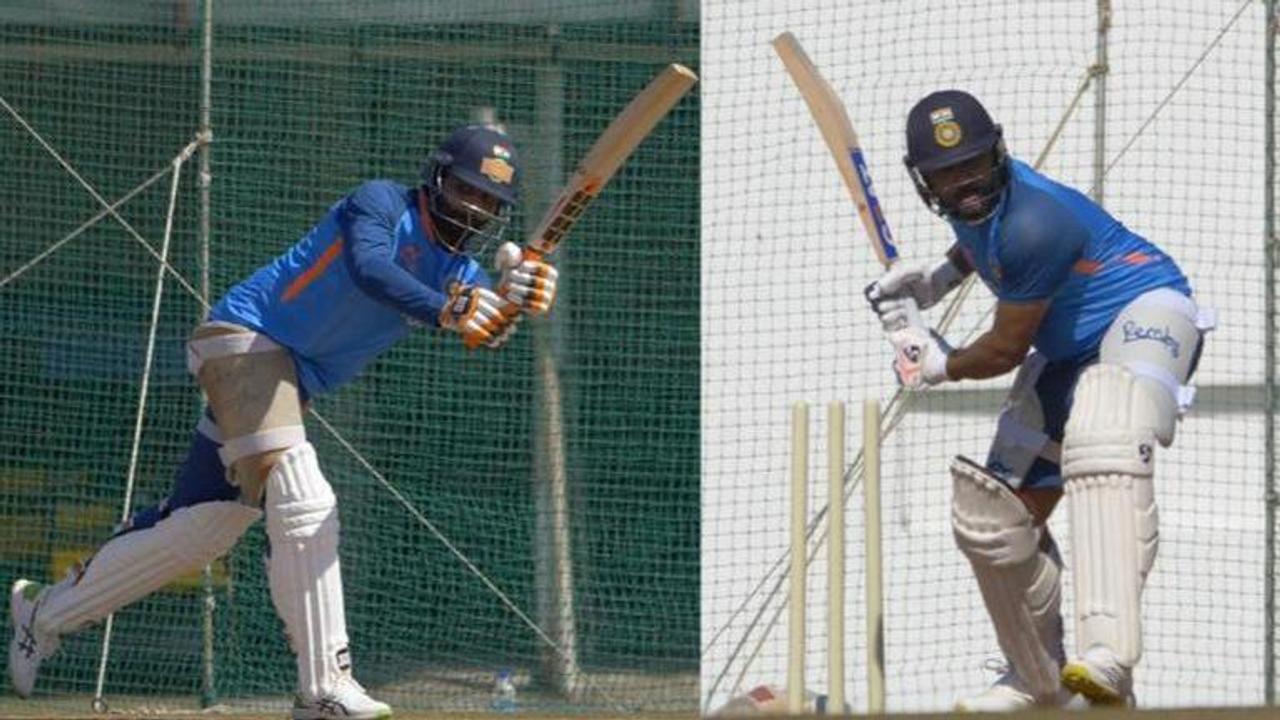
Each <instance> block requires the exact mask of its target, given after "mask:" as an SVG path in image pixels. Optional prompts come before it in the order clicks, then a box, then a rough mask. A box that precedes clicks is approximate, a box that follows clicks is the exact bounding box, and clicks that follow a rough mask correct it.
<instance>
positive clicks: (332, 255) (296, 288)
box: [280, 235, 342, 302]
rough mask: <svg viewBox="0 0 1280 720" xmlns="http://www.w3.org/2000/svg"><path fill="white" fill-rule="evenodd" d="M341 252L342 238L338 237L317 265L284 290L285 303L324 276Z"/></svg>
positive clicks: (295, 279) (282, 296)
mask: <svg viewBox="0 0 1280 720" xmlns="http://www.w3.org/2000/svg"><path fill="white" fill-rule="evenodd" d="M341 252H342V236H341V235H339V236H338V237H336V238H334V240H333V244H332V245H330V246H329V248H328V249H327V250H325V251H324V253H323V254H322V255H321V256H320V259H319V260H317V261H316V264H315V265H312V266H311V267H309V268H307V271H306V272H304V273H302V274H301V275H299V276H298V277H296V278H294V280H293V282H291V283H289V287H287V288H285V289H284V294H283V295H281V296H280V297H281V298H282V299H283V300H284V301H285V302H289V301H290V300H292V299H294V298H296V297H298V295H299V293H301V292H302V291H303V290H306V289H307V286H308V285H310V284H311V283H313V282H315V279H316V278H318V277H320V276H321V275H323V274H324V271H325V270H327V269H328V268H329V266H330V265H332V264H333V261H334V260H336V259H337V258H338V255H339V254H340V253H341Z"/></svg>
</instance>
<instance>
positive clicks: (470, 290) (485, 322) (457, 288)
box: [440, 283, 519, 349]
mask: <svg viewBox="0 0 1280 720" xmlns="http://www.w3.org/2000/svg"><path fill="white" fill-rule="evenodd" d="M517 320H519V313H518V312H515V311H514V310H513V309H511V307H510V303H508V302H507V301H506V300H503V299H502V298H501V297H499V296H498V295H497V293H494V292H493V291H492V290H489V289H487V288H483V287H480V286H479V285H462V284H461V283H454V284H453V286H452V287H450V288H449V299H448V301H447V302H446V303H445V304H444V309H443V310H441V311H440V327H442V328H445V329H446V330H453V331H454V332H456V333H458V334H459V335H461V336H462V343H463V344H464V345H466V346H467V348H468V349H474V348H477V347H479V346H481V345H484V346H485V347H489V348H497V347H500V346H502V344H503V343H505V342H506V341H507V340H508V339H510V337H511V334H512V333H513V332H515V324H516V321H517Z"/></svg>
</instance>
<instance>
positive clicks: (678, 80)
mask: <svg viewBox="0 0 1280 720" xmlns="http://www.w3.org/2000/svg"><path fill="white" fill-rule="evenodd" d="M697 81H698V76H697V75H695V74H694V72H693V71H692V70H690V69H689V68H687V67H684V66H683V65H677V64H675V63H672V64H671V65H668V66H667V67H666V69H665V70H663V71H662V72H661V73H658V76H657V77H655V78H654V79H653V80H651V81H650V82H649V84H648V85H647V86H645V88H644V89H643V90H641V91H640V93H639V94H638V95H636V96H635V98H633V99H632V100H631V102H630V103H628V104H627V106H626V107H625V108H623V109H622V112H620V113H618V116H617V117H616V118H614V119H613V122H611V123H609V127H607V128H605V130H604V133H602V134H601V135H600V137H599V138H597V139H596V142H595V144H594V145H592V146H591V150H590V151H588V152H587V154H586V156H585V157H583V158H582V160H581V162H579V163H578V167H577V169H576V170H575V171H574V173H573V176H572V177H570V178H569V182H568V183H566V184H565V186H564V190H562V191H561V192H560V197H559V198H558V199H557V200H556V202H555V203H554V204H552V206H551V208H550V209H549V210H547V213H546V214H545V215H543V217H542V221H541V222H539V223H538V225H537V227H536V228H535V229H534V231H533V233H532V234H531V235H530V236H529V239H528V242H526V243H525V247H524V252H525V257H530V256H532V257H534V258H539V259H540V258H542V257H543V256H545V255H549V254H551V253H552V252H555V249H556V248H557V247H559V245H560V241H561V240H564V236H565V235H567V234H568V233H569V230H571V229H572V228H573V225H574V223H576V222H577V221H578V218H579V217H581V216H582V212H583V211H584V210H586V209H587V206H588V205H590V204H591V201H592V200H594V199H595V197H596V195H599V194H600V190H601V189H603V188H604V186H605V184H606V183H608V182H609V178H612V177H613V174H614V173H616V172H617V171H618V168H620V167H622V163H624V162H626V160H627V158H628V157H630V155H631V153H632V151H633V150H635V149H636V147H638V146H639V145H640V143H641V142H642V141H644V139H645V138H646V137H648V135H649V133H650V132H652V131H653V128H654V126H656V125H657V124H658V122H659V121H660V120H662V118H663V117H665V116H666V114H667V113H668V112H670V111H671V108H673V107H675V105H676V103H677V102H679V101H680V98H682V97H684V95H685V93H687V92H689V89H690V88H692V87H693V84H694V83H696V82H697Z"/></svg>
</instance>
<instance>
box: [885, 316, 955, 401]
mask: <svg viewBox="0 0 1280 720" xmlns="http://www.w3.org/2000/svg"><path fill="white" fill-rule="evenodd" d="M889 342H890V344H892V345H893V374H894V375H896V376H897V377H898V384H899V385H901V386H903V387H905V388H907V389H908V390H919V389H921V388H923V387H925V386H927V385H937V384H938V383H941V382H946V381H947V380H950V379H951V378H950V377H948V376H947V356H948V355H950V354H951V351H952V348H951V346H950V345H948V344H947V341H946V340H943V339H942V337H941V336H940V335H938V333H936V332H934V331H932V330H926V329H924V328H922V327H916V326H908V327H905V328H903V329H901V330H896V331H894V332H892V333H889Z"/></svg>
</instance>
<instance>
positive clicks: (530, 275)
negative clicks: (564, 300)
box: [493, 242, 560, 315]
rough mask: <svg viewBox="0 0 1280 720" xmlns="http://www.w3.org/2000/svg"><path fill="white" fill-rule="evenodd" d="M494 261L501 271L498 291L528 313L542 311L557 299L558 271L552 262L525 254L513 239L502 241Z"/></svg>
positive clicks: (540, 313) (540, 312)
mask: <svg viewBox="0 0 1280 720" xmlns="http://www.w3.org/2000/svg"><path fill="white" fill-rule="evenodd" d="M493 263H494V265H495V266H496V267H497V269H498V271H499V272H501V273H502V280H501V281H500V282H499V283H498V293H499V294H500V295H501V296H502V297H503V299H505V300H506V301H507V302H509V303H511V304H512V305H515V306H516V307H518V308H520V310H521V311H522V312H524V313H526V314H528V315H542V314H545V313H547V312H548V311H550V310H551V306H552V305H553V304H555V301H556V279H557V278H559V277H560V273H559V271H557V270H556V269H555V267H554V266H552V265H551V263H548V262H545V261H543V260H538V259H535V258H533V257H525V255H524V253H522V252H521V250H520V247H519V246H518V245H516V244H515V243H513V242H506V243H503V244H502V246H501V247H499V248H498V252H497V253H496V254H495V255H494V258H493Z"/></svg>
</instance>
